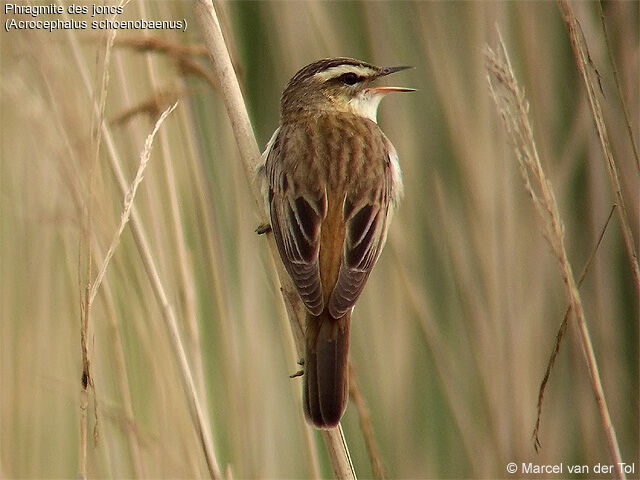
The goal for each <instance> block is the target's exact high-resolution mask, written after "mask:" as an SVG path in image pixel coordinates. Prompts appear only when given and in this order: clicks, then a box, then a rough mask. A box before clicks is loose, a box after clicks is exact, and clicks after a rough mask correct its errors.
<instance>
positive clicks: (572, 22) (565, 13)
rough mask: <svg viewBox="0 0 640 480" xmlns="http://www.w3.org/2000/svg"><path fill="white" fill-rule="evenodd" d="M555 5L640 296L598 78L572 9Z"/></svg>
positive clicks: (635, 255)
mask: <svg viewBox="0 0 640 480" xmlns="http://www.w3.org/2000/svg"><path fill="white" fill-rule="evenodd" d="M558 5H559V6H560V11H561V12H562V20H563V21H564V23H565V26H566V27H567V31H568V32H569V40H570V41H571V48H572V49H573V56H574V58H575V61H576V65H577V66H578V70H579V71H580V75H581V76H582V80H583V81H584V86H585V89H586V91H587V97H588V98H589V106H590V107H591V114H592V115H593V121H594V122H595V126H596V131H597V132H598V139H599V140H600V147H601V149H602V155H603V158H604V161H605V165H606V167H607V172H608V174H609V180H610V182H611V189H612V190H613V196H614V199H615V203H616V204H617V205H618V218H619V220H620V227H621V228H622V236H623V238H624V244H625V247H626V249H627V256H628V257H629V263H630V264H631V270H632V272H633V278H634V280H635V283H636V290H637V291H638V292H639V293H640V267H639V266H638V253H637V252H636V249H635V245H634V236H633V232H632V230H631V226H630V224H629V218H628V215H627V209H626V207H625V201H624V198H623V196H622V187H621V185H620V179H619V175H618V167H617V165H616V161H615V158H614V156H613V151H612V150H611V144H610V143H609V134H608V132H607V126H606V123H605V121H604V116H603V114H602V106H601V105H600V100H599V99H598V94H597V89H596V84H598V82H599V75H598V73H597V71H596V69H595V67H594V66H593V62H592V61H591V55H590V54H589V48H588V47H587V42H586V40H585V39H584V35H583V33H582V28H581V27H580V23H579V22H578V19H577V18H576V16H575V14H574V13H573V9H572V8H571V6H570V5H569V3H568V2H567V1H566V0H561V1H559V2H558ZM621 98H622V97H621ZM632 137H633V135H632Z"/></svg>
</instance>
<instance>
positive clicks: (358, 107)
mask: <svg viewBox="0 0 640 480" xmlns="http://www.w3.org/2000/svg"><path fill="white" fill-rule="evenodd" d="M382 97H384V94H383V93H380V92H377V91H375V90H371V89H364V90H362V91H361V92H360V93H358V95H356V96H355V97H353V98H352V99H351V100H349V107H350V109H351V111H352V112H353V113H354V114H356V115H358V116H360V117H365V118H368V119H370V120H373V121H374V122H376V123H378V106H379V105H380V100H382Z"/></svg>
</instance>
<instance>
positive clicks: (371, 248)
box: [262, 58, 410, 428]
mask: <svg viewBox="0 0 640 480" xmlns="http://www.w3.org/2000/svg"><path fill="white" fill-rule="evenodd" d="M404 68H406V67H392V68H380V67H375V66H373V65H370V64H367V63H364V62H360V61H358V60H354V59H349V58H335V59H325V60H320V61H318V62H315V63H312V64H310V65H308V66H306V67H304V68H303V69H301V70H300V71H299V72H298V73H297V74H296V75H295V76H294V77H293V78H292V79H291V81H290V82H289V84H288V86H287V88H286V89H285V91H284V93H283V95H282V105H281V107H282V117H281V125H280V128H279V129H278V130H276V132H275V133H274V135H273V137H272V138H271V141H270V142H269V145H268V146H267V149H266V151H265V153H264V154H263V158H264V160H265V164H264V168H263V169H262V172H263V173H264V180H265V182H264V186H265V193H266V201H267V202H268V211H269V213H270V218H271V227H272V230H273V233H274V236H275V240H276V244H277V246H278V250H279V253H280V257H281V258H282V261H283V263H284V266H285V268H286V270H287V272H288V273H289V275H290V276H291V278H292V280H293V283H294V285H295V286H296V289H297V291H298V293H299V295H300V298H301V299H302V301H303V302H304V304H305V306H306V308H307V321H306V332H305V341H306V345H305V368H304V369H305V377H304V410H305V415H306V417H307V419H308V420H309V421H310V422H311V423H312V424H313V425H315V426H316V427H318V428H330V427H334V426H336V425H337V424H338V422H339V421H340V418H341V417H342V414H343V413H344V409H345V408H346V403H347V397H348V391H349V382H348V375H347V373H348V372H347V365H348V352H349V327H350V321H351V311H352V309H353V305H354V303H355V302H356V300H357V299H358V297H359V296H360V293H361V292H362V289H363V288H364V285H365V283H366V280H367V278H368V276H369V274H370V273H371V269H372V268H373V265H374V264H375V262H376V260H377V259H378V256H379V255H380V252H381V250H382V247H383V246H384V243H385V240H386V234H387V228H388V224H389V220H390V219H391V215H392V211H393V208H394V206H395V204H396V202H397V200H398V198H399V196H400V194H401V191H402V182H401V177H400V169H399V166H398V163H397V154H396V152H395V149H394V148H393V145H391V142H389V140H388V139H387V138H386V136H385V135H384V134H383V133H382V131H381V130H380V128H379V127H378V125H377V123H376V119H375V115H376V110H377V106H378V104H379V102H380V99H381V98H382V96H383V95H384V94H386V93H388V92H390V91H410V89H404V88H391V87H371V86H370V83H371V81H373V80H375V79H376V78H378V77H381V76H384V75H388V74H390V73H393V72H395V71H398V70H401V69H404Z"/></svg>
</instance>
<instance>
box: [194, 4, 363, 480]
mask: <svg viewBox="0 0 640 480" xmlns="http://www.w3.org/2000/svg"><path fill="white" fill-rule="evenodd" d="M195 11H196V17H197V18H198V21H199V23H200V29H201V30H202V35H203V37H204V40H205V45H206V46H207V50H208V51H209V56H210V57H211V62H212V64H213V70H214V72H215V74H216V76H217V78H218V81H219V84H220V92H221V95H222V98H223V100H224V103H225V107H226V109H227V114H228V115H229V120H230V121H231V127H232V129H233V133H234V135H235V138H236V143H237V145H238V149H239V151H240V157H241V160H242V163H243V166H244V169H245V172H246V174H247V176H248V178H249V180H250V184H251V189H252V193H253V196H254V199H255V202H256V207H257V209H258V211H259V212H260V216H261V218H262V219H263V220H265V219H266V218H267V215H266V212H265V211H264V207H263V204H264V202H263V201H262V199H261V197H262V195H261V193H260V190H259V188H258V186H257V185H256V182H254V181H253V177H254V173H255V171H256V168H257V165H258V163H259V160H260V149H259V148H258V144H257V142H256V139H255V136H254V134H253V129H252V127H251V122H250V121H249V115H248V113H247V109H246V106H245V104H244V99H243V98H242V93H241V91H240V86H239V84H238V80H237V78H236V74H235V71H234V69H233V65H232V63H231V58H230V56H229V52H228V50H227V45H226V43H225V41H224V37H223V35H222V30H221V28H220V23H219V22H218V17H217V15H216V11H215V9H214V8H213V3H212V2H211V1H210V0H195ZM268 243H269V251H270V253H271V255H272V257H274V258H278V255H277V253H276V252H277V251H276V248H275V243H274V240H273V236H272V235H269V236H268ZM274 264H275V265H276V272H275V273H276V274H277V275H278V278H279V280H280V284H281V286H282V297H283V299H284V302H285V306H286V309H287V313H288V315H289V321H290V323H291V329H292V331H293V335H294V338H295V340H296V346H297V349H298V352H301V351H302V350H303V348H302V346H303V345H304V343H303V341H304V339H303V331H304V330H303V326H304V308H303V307H302V302H301V301H300V299H299V297H298V295H297V294H296V292H295V289H294V287H293V285H292V283H291V280H290V278H289V276H288V274H287V273H286V271H285V270H284V266H283V265H282V262H280V261H279V260H277V261H275V262H274ZM322 435H323V439H324V442H325V446H326V448H327V452H328V454H329V459H330V460H331V465H332V466H333V470H334V472H335V474H336V476H337V477H338V478H345V479H349V478H355V471H354V469H353V465H352V463H351V458H350V456H349V450H348V449H347V444H346V442H345V439H344V435H343V433H342V427H341V426H338V427H337V428H333V429H331V430H323V432H322Z"/></svg>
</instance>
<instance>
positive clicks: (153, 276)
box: [67, 30, 222, 479]
mask: <svg viewBox="0 0 640 480" xmlns="http://www.w3.org/2000/svg"><path fill="white" fill-rule="evenodd" d="M67 35H68V38H69V44H70V46H71V49H72V53H73V57H74V60H75V62H76V64H77V67H78V70H79V73H80V76H81V79H82V83H83V84H84V87H85V89H86V91H87V94H88V95H89V97H90V98H91V97H92V95H93V88H92V86H91V82H90V81H89V74H88V69H87V66H86V64H85V62H84V60H83V57H82V54H81V53H80V46H79V44H78V41H77V38H76V35H75V33H74V32H73V31H72V30H68V31H67ZM94 110H95V111H96V113H99V106H98V105H97V104H95V105H94ZM101 130H102V136H103V138H104V142H105V146H106V150H107V156H108V158H109V161H110V166H111V168H112V170H113V172H114V174H115V176H116V179H117V183H118V186H119V188H120V190H121V193H122V194H123V195H125V194H126V192H127V189H128V184H127V182H126V180H125V178H124V173H123V171H122V164H121V162H120V158H119V155H118V153H117V149H116V146H115V142H114V140H113V136H112V134H111V131H110V130H109V128H108V126H107V125H106V124H104V123H102V127H101ZM130 215H131V219H130V222H131V231H132V234H133V238H134V240H135V242H136V245H137V247H138V252H139V254H140V257H141V260H142V263H143V265H144V268H145V270H146V272H147V275H148V277H149V280H150V282H151V286H152V288H153V291H154V294H155V295H156V299H157V301H158V303H159V304H160V307H161V311H162V314H163V319H164V321H165V326H166V327H167V330H168V333H169V340H170V344H171V347H172V348H173V353H174V355H175V357H176V360H177V363H178V367H179V371H180V378H181V380H182V382H183V385H184V389H185V392H186V394H187V396H188V400H189V412H190V414H191V416H192V419H193V423H194V425H195V427H196V430H197V432H198V437H199V439H200V442H201V445H202V449H203V453H204V456H205V459H206V463H207V467H208V469H209V474H210V475H211V477H212V478H215V479H219V478H222V475H221V473H220V468H219V467H218V462H217V460H216V457H215V453H214V448H213V440H212V436H211V432H210V428H209V425H208V423H207V422H206V421H205V414H204V412H203V410H202V407H201V404H200V400H199V398H198V394H197V391H196V387H195V383H194V380H193V375H192V373H191V367H190V366H189V362H188V361H187V357H186V353H185V349H184V346H183V344H182V340H181V338H180V333H179V328H178V322H177V318H176V315H175V312H174V310H173V306H172V305H171V304H170V303H169V300H168V297H167V294H166V291H165V288H164V286H163V284H162V281H161V279H160V274H159V271H158V268H157V267H156V264H155V261H154V259H153V256H152V254H151V249H150V246H149V242H148V241H147V236H146V234H145V232H144V229H143V227H142V222H141V221H140V218H139V217H138V214H137V212H136V210H135V208H133V207H132V209H131V214H130Z"/></svg>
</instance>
